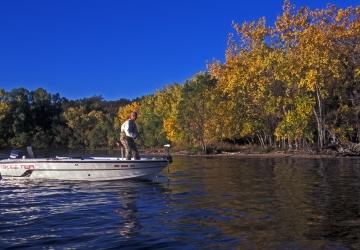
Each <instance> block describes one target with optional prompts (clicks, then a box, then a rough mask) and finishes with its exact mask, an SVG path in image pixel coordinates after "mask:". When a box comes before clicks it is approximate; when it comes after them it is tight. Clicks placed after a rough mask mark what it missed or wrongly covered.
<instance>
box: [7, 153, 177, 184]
mask: <svg viewBox="0 0 360 250" xmlns="http://www.w3.org/2000/svg"><path fill="white" fill-rule="evenodd" d="M14 155H15V157H14ZM30 155H33V154H32V150H31V152H30ZM170 162H171V156H170V155H168V156H166V157H161V158H141V159H139V160H126V159H125V158H116V157H78V158H77V157H76V158H73V157H58V156H56V157H52V158H27V157H26V156H19V154H16V153H13V154H12V155H10V157H9V158H7V159H2V160H0V179H1V178H3V179H14V178H15V179H54V180H86V181H103V180H121V179H131V178H147V177H151V176H155V175H157V174H158V173H160V172H161V171H162V170H163V169H164V168H165V167H166V166H168V164H169V163H170Z"/></svg>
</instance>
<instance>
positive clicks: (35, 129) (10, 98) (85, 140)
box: [0, 88, 130, 149]
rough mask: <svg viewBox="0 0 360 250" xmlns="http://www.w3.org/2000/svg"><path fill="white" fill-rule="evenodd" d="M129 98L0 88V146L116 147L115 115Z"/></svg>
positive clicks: (128, 101)
mask: <svg viewBox="0 0 360 250" xmlns="http://www.w3.org/2000/svg"><path fill="white" fill-rule="evenodd" d="M128 103H130V100H127V99H120V100H118V101H105V100H103V98H102V97H100V96H94V97H90V98H84V99H80V100H68V99H66V98H64V97H61V96H60V95H59V94H51V93H48V92H47V91H46V90H45V89H42V88H39V89H36V90H34V91H29V90H27V89H25V88H17V89H13V90H11V91H9V92H6V91H5V90H4V89H0V135H1V136H0V148H10V147H15V148H17V147H24V146H27V145H32V146H33V147H35V148H39V149H45V148H77V149H95V148H109V147H114V145H115V142H116V134H115V133H116V131H115V130H114V128H113V127H114V126H113V124H114V117H115V116H116V113H117V111H118V109H119V107H121V106H124V105H126V104H128Z"/></svg>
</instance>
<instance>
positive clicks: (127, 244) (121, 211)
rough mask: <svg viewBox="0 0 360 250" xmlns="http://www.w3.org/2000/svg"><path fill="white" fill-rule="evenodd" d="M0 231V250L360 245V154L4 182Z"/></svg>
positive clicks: (191, 162) (186, 163) (182, 160)
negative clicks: (105, 177)
mask: <svg viewBox="0 0 360 250" xmlns="http://www.w3.org/2000/svg"><path fill="white" fill-rule="evenodd" d="M0 236H1V237H0V249H1V248H11V247H13V248H16V247H20V248H29V249H39V248H40V249H41V248H46V249H48V248H59V249H63V248H76V249H89V248H95V249H119V248H121V249H143V248H151V249H204V248H208V249H360V162H359V160H357V159H323V160H319V159H293V158H287V159H256V158H247V159H224V158H200V157H199V158H197V157H194V158H191V157H175V158H174V163H173V164H172V165H171V168H170V172H169V173H168V172H167V170H164V171H163V173H162V175H161V176H160V177H159V178H158V179H157V180H155V181H111V182H64V181H62V182H59V181H22V182H19V181H0Z"/></svg>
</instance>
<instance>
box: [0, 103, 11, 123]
mask: <svg viewBox="0 0 360 250" xmlns="http://www.w3.org/2000/svg"><path fill="white" fill-rule="evenodd" d="M8 111H9V105H8V104H7V103H6V102H3V101H0V120H1V119H3V118H4V117H5V115H6V114H7V112H8Z"/></svg>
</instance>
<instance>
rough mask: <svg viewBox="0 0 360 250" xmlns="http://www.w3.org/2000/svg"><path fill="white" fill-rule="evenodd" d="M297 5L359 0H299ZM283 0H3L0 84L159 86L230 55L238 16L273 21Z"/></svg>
mask: <svg viewBox="0 0 360 250" xmlns="http://www.w3.org/2000/svg"><path fill="white" fill-rule="evenodd" d="M292 2H293V3H294V4H295V5H296V6H297V7H299V6H304V5H306V6H309V7H311V8H322V7H325V6H326V4H327V3H329V2H330V3H334V4H336V5H337V6H339V7H346V6H350V5H352V6H357V5H360V0H357V1H355V0H349V1H346V0H343V1H341V0H332V1H323V0H317V1H311V0H302V1H301V0H296V1H292ZM282 3H283V1H282V0H271V1H270V0H269V1H256V0H253V1H240V0H221V1H220V0H219V1H211V0H209V1H206V0H198V1H197V0H174V1H171V0H167V1H166V0H147V1H145V0H123V1H121V0H118V1H117V0H96V1H95V0H31V1H29V0H0V31H1V39H0V88H5V89H6V90H11V89H12V88H18V87H25V88H27V89H30V90H32V89H36V88H38V87H43V88H45V89H46V90H48V91H49V92H51V93H60V94H61V95H62V96H65V97H67V98H70V99H77V98H83V97H89V96H94V95H101V96H103V97H104V98H105V99H107V100H115V99H119V98H130V99H131V98H135V97H140V96H143V95H146V94H151V93H154V92H155V91H156V90H157V89H161V88H162V87H164V86H165V85H167V84H171V83H174V82H180V83H181V82H183V81H184V80H186V79H188V78H190V77H191V76H192V75H193V74H195V73H197V72H199V71H202V70H206V64H207V63H209V62H211V61H212V60H213V59H219V60H223V58H224V51H225V48H226V37H227V34H228V33H229V32H232V31H233V30H232V27H231V23H232V21H235V22H239V23H241V22H243V21H251V20H256V19H258V18H260V17H262V16H265V17H266V18H267V21H268V22H269V23H273V22H274V19H275V17H276V16H277V15H279V14H280V13H281V8H282Z"/></svg>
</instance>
